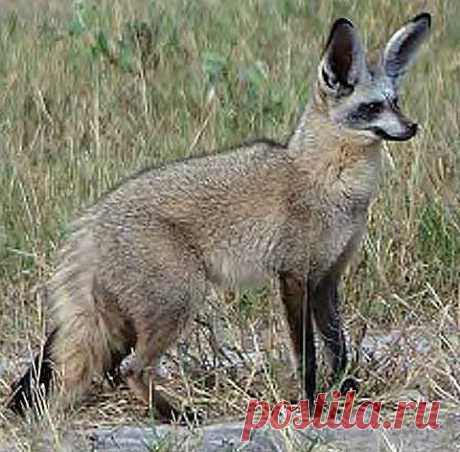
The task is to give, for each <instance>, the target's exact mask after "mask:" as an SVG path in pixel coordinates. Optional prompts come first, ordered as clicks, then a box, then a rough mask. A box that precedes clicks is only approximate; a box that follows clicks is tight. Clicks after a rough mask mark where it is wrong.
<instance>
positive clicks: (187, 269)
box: [123, 241, 206, 420]
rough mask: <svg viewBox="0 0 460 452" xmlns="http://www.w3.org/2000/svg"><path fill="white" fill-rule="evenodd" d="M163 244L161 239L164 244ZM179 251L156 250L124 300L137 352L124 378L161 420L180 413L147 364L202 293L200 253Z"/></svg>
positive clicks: (183, 323) (164, 346) (187, 316)
mask: <svg viewBox="0 0 460 452" xmlns="http://www.w3.org/2000/svg"><path fill="white" fill-rule="evenodd" d="M166 246H167V244H166V243H165V241H163V243H162V247H163V250H164V249H165V247H166ZM170 251H173V250H172V249H170ZM174 251H176V250H174ZM179 251H180V253H181V255H180V257H179V256H176V254H175V253H174V254H173V253H172V252H170V253H169V254H168V256H167V258H164V259H161V256H159V257H158V260H157V261H156V265H154V266H152V265H151V266H150V267H149V269H148V273H145V272H144V273H143V274H140V275H138V277H137V281H140V282H141V283H140V284H139V283H138V284H137V285H136V286H135V287H133V288H131V290H130V292H129V300H128V299H125V300H123V305H124V306H125V308H126V309H127V310H128V311H129V315H130V317H131V318H132V319H133V323H134V327H135V330H136V336H137V341H136V344H135V357H134V359H133V360H132V362H131V363H130V364H129V366H128V369H125V372H124V373H125V376H126V379H127V383H128V385H129V387H130V388H131V389H132V391H133V392H134V394H135V395H136V396H137V397H138V398H139V399H141V400H142V401H144V402H147V403H148V404H149V405H150V406H153V407H154V408H155V410H156V411H157V413H158V414H159V416H160V417H161V418H162V419H163V420H170V419H171V418H172V417H173V416H175V417H178V415H179V413H178V412H177V410H175V409H174V408H173V407H172V406H171V404H170V403H169V402H168V401H167V399H166V398H165V397H164V396H163V395H162V394H161V392H159V391H158V390H156V389H155V382H154V376H153V375H152V372H151V371H149V370H151V369H152V368H153V367H154V366H155V364H156V362H157V360H158V359H159V357H160V356H161V355H162V354H163V353H164V352H165V351H166V350H167V349H168V348H169V347H170V346H171V345H172V344H174V342H175V341H176V340H177V339H178V338H179V336H180V335H181V333H182V332H183V331H184V329H185V327H186V326H187V324H188V323H189V320H190V318H191V316H192V313H193V311H194V307H195V306H197V305H199V303H202V302H203V301H204V298H205V296H206V283H205V277H204V271H203V270H202V269H201V267H200V263H199V261H198V259H196V258H195V257H194V256H193V255H192V254H187V252H186V250H183V249H181V250H179ZM144 268H145V266H144ZM146 377H147V378H146Z"/></svg>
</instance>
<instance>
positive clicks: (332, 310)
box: [310, 272, 347, 384]
mask: <svg viewBox="0 0 460 452" xmlns="http://www.w3.org/2000/svg"><path fill="white" fill-rule="evenodd" d="M339 280H340V278H339V276H338V275H336V274H335V273H333V272H331V273H330V274H329V275H327V276H326V277H324V278H323V279H322V280H321V282H320V283H319V284H318V285H317V286H316V287H315V290H314V291H313V293H312V296H311V301H310V303H311V306H312V308H313V315H314V318H315V323H316V326H317V327H318V330H319V332H320V333H321V336H322V338H323V340H324V342H325V345H326V351H327V355H328V358H329V364H330V366H331V377H330V384H333V383H335V382H336V381H337V380H338V379H339V378H340V377H341V376H342V374H343V373H344V372H345V369H346V366H347V350H346V344H345V335H344V332H343V327H342V318H341V315H340V310H339V295H338V285H339Z"/></svg>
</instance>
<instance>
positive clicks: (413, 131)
mask: <svg viewBox="0 0 460 452" xmlns="http://www.w3.org/2000/svg"><path fill="white" fill-rule="evenodd" d="M409 130H410V133H411V135H412V136H414V135H415V134H416V133H417V130H418V124H417V123H416V122H413V123H412V124H410V125H409Z"/></svg>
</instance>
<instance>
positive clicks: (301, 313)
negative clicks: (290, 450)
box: [279, 272, 316, 412]
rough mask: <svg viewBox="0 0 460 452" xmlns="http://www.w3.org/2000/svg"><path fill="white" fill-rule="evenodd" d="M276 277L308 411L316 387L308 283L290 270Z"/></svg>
mask: <svg viewBox="0 0 460 452" xmlns="http://www.w3.org/2000/svg"><path fill="white" fill-rule="evenodd" d="M279 280H280V295H281V300H282V302H283V304H284V306H285V310H286V317H287V321H288V324H289V330H290V336H291V339H292V343H293V346H294V352H295V355H296V359H297V364H298V367H299V370H300V372H299V373H300V378H301V383H302V391H303V394H304V396H306V398H307V400H308V402H309V405H310V411H311V412H312V411H313V407H314V398H315V390H316V350H315V339H314V331H313V321H312V308H311V300H309V290H308V282H307V278H306V277H305V276H303V275H299V274H296V273H291V272H286V273H280V275H279Z"/></svg>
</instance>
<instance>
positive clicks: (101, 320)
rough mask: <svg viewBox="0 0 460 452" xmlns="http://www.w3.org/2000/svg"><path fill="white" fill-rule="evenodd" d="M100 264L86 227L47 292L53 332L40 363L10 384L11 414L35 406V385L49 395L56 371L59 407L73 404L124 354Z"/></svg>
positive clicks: (115, 312)
mask: <svg viewBox="0 0 460 452" xmlns="http://www.w3.org/2000/svg"><path fill="white" fill-rule="evenodd" d="M98 263H99V259H98V255H97V249H96V247H95V246H94V242H93V240H92V236H91V234H90V233H89V232H88V230H87V229H86V228H85V227H80V228H77V230H76V231H75V232H74V234H73V235H72V237H71V239H70V240H69V242H68V245H67V247H65V248H64V249H63V250H62V252H61V255H60V259H59V265H58V267H57V269H56V273H55V275H54V276H53V278H52V279H51V281H50V283H49V287H48V288H49V290H48V297H49V300H48V301H49V303H50V308H51V310H50V314H51V317H52V324H53V325H54V326H55V328H56V329H55V330H54V331H53V333H52V334H51V335H50V336H49V337H48V339H47V341H46V344H45V347H44V350H43V353H42V357H43V359H41V356H38V357H37V358H36V360H35V361H36V362H35V366H34V367H32V368H30V369H29V370H28V371H27V372H26V374H25V375H24V376H23V377H22V378H21V379H20V380H19V381H18V382H17V383H16V384H15V385H14V390H15V392H14V395H13V396H12V398H11V401H10V403H9V406H10V407H11V408H12V409H13V410H14V411H16V412H18V413H23V412H24V408H23V407H24V406H27V405H28V406H30V407H32V406H36V405H37V402H38V400H39V398H38V397H37V395H36V393H37V390H36V389H37V383H38V386H42V387H43V388H44V391H42V392H43V393H44V394H43V395H44V396H47V395H48V394H49V393H50V391H49V389H50V384H51V381H52V376H53V373H54V372H56V376H57V383H58V384H57V389H58V390H57V391H56V395H57V397H58V399H57V401H58V402H59V405H63V406H64V407H65V406H67V405H69V404H72V403H73V402H75V401H77V400H78V399H79V398H80V397H81V396H82V395H83V394H84V393H85V392H86V391H87V390H88V387H89V386H90V384H91V380H92V378H93V377H94V376H96V375H98V376H103V375H104V374H105V373H106V372H107V371H109V370H110V369H112V368H113V366H114V364H115V363H114V361H115V360H117V359H119V357H120V356H121V355H122V353H123V351H124V347H125V344H124V337H123V333H122V332H121V329H120V328H119V327H118V326H119V325H120V324H122V316H121V313H120V312H119V310H118V309H117V306H114V305H113V302H112V303H111V302H110V299H106V297H105V293H104V290H103V288H101V287H98V284H97V278H96V274H97V266H98ZM108 298H110V297H108ZM54 392H55V391H53V393H54ZM37 408H40V407H37Z"/></svg>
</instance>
